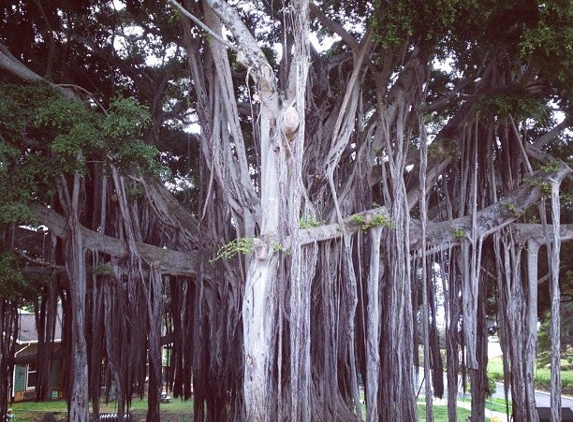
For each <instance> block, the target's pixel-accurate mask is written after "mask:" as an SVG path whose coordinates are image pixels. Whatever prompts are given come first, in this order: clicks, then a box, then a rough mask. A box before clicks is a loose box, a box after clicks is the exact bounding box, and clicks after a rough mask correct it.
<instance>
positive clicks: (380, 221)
mask: <svg viewBox="0 0 573 422" xmlns="http://www.w3.org/2000/svg"><path fill="white" fill-rule="evenodd" d="M350 221H352V222H353V223H354V224H356V225H358V226H360V230H362V231H366V230H368V229H371V228H372V227H378V226H383V227H385V228H388V229H392V228H394V223H393V222H392V220H390V219H389V218H388V217H386V216H385V215H383V214H376V215H375V216H374V218H372V219H371V220H367V219H366V218H365V217H364V216H363V215H360V214H354V215H353V216H352V217H351V218H350Z"/></svg>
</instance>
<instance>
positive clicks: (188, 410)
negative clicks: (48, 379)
mask: <svg viewBox="0 0 573 422" xmlns="http://www.w3.org/2000/svg"><path fill="white" fill-rule="evenodd" d="M100 406H101V407H100V413H115V412H116V411H117V405H116V403H115V402H111V403H108V404H105V403H102V404H101V405H100ZM11 407H12V410H13V411H14V414H15V415H16V421H18V422H44V421H45V422H56V421H57V422H59V421H63V420H66V416H67V405H66V402H65V401H62V400H57V401H50V402H42V403H37V402H20V403H13V404H12V405H11ZM192 411H193V402H192V401H191V400H189V401H182V400H178V399H171V401H170V402H169V403H162V404H161V422H191V421H192V420H193V416H192V415H193V414H192ZM146 412H147V401H146V400H139V399H135V400H133V401H132V405H131V410H130V413H131V414H132V415H133V416H134V417H135V421H137V422H139V421H144V420H145V414H146ZM45 413H52V414H53V416H54V418H51V419H50V418H49V417H48V418H45Z"/></svg>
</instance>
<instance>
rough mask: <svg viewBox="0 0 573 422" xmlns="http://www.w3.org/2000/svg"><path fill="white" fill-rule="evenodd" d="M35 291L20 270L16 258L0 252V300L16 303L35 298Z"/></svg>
mask: <svg viewBox="0 0 573 422" xmlns="http://www.w3.org/2000/svg"><path fill="white" fill-rule="evenodd" d="M35 293H36V292H35V290H34V288H33V287H32V286H31V285H30V283H29V282H28V281H27V280H26V278H25V277H24V275H23V274H22V272H21V270H20V265H19V259H18V256H17V255H16V254H15V253H13V252H10V251H0V299H6V300H10V301H17V300H21V299H26V298H33V297H35Z"/></svg>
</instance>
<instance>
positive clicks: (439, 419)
mask: <svg viewBox="0 0 573 422" xmlns="http://www.w3.org/2000/svg"><path fill="white" fill-rule="evenodd" d="M470 414H471V412H470V411H469V410H468V409H463V408H461V407H458V420H459V421H465V420H467V418H468V417H469V416H470ZM418 417H419V420H420V422H426V406H425V405H423V404H422V405H418ZM485 420H486V422H489V418H487V417H486V418H485ZM434 421H435V422H448V407H447V406H434Z"/></svg>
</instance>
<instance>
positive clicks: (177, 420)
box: [12, 399, 489, 422]
mask: <svg viewBox="0 0 573 422" xmlns="http://www.w3.org/2000/svg"><path fill="white" fill-rule="evenodd" d="M192 405H193V403H192V402H191V401H187V402H184V401H181V400H177V399H175V400H173V399H172V400H171V402H170V403H163V404H161V422H191V421H192V420H193V418H192V413H191V412H192ZM12 409H13V410H14V414H15V415H16V418H17V419H16V420H17V421H18V422H56V421H57V422H60V421H63V420H65V418H66V403H65V402H64V401H61V400H59V401H51V402H44V403H36V402H23V403H14V404H13V405H12ZM146 409H147V402H146V401H145V400H134V401H133V404H132V407H131V413H132V414H134V415H135V416H136V417H137V420H138V421H139V420H141V421H144V420H145V412H146ZM115 410H116V407H115V404H114V403H110V404H107V405H106V404H102V409H101V413H113V412H115ZM45 413H53V415H54V417H53V418H50V417H49V416H48V417H47V418H46V417H45ZM418 415H419V416H420V422H425V421H426V407H425V405H423V404H420V405H418ZM469 415H470V411H469V410H468V409H463V408H458V420H460V421H463V420H466V419H465V418H467V417H468V416H469ZM434 420H435V422H447V420H448V408H447V406H434ZM487 421H489V418H486V422H487Z"/></svg>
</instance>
